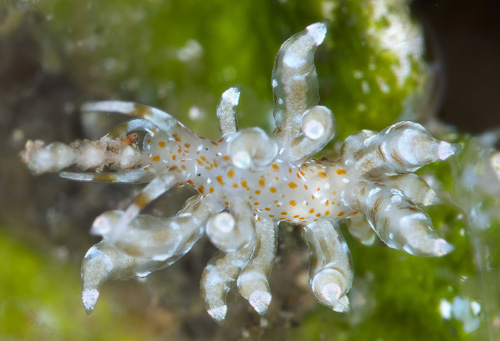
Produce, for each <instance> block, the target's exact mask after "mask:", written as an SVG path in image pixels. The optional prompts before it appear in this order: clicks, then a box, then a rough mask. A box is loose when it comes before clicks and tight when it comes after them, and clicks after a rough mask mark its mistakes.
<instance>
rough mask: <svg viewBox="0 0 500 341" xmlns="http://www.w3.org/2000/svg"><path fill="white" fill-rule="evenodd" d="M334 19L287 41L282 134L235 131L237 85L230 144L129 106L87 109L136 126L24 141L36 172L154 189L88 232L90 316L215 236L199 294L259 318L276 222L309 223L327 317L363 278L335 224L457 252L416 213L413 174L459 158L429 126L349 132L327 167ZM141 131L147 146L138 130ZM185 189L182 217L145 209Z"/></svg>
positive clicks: (222, 106)
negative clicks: (326, 89) (324, 55)
mask: <svg viewBox="0 0 500 341" xmlns="http://www.w3.org/2000/svg"><path fill="white" fill-rule="evenodd" d="M326 31H327V23H326V22H321V23H316V24H312V25H310V26H308V27H307V28H306V29H305V30H304V31H302V32H300V33H298V34H296V35H294V36H292V37H291V38H290V39H288V40H287V41H286V42H285V43H284V44H283V46H282V47H281V49H280V51H279V53H278V56H277V58H276V64H275V67H274V71H273V75H272V88H273V93H274V102H275V107H274V117H275V121H276V130H275V132H274V133H273V134H272V135H269V134H267V133H266V132H265V131H263V130H262V129H260V128H249V129H243V130H238V128H237V123H236V107H237V104H238V100H239V94H240V93H239V90H238V89H237V88H230V89H228V90H227V91H226V92H224V93H223V94H222V98H221V100H220V102H219V104H218V107H217V117H218V120H219V126H220V132H221V138H220V139H219V140H217V141H213V140H210V139H206V138H201V137H198V136H196V135H195V134H194V133H193V132H192V131H191V130H189V129H188V128H186V127H185V126H184V125H183V124H182V123H180V122H178V121H177V120H176V119H175V118H173V117H172V116H170V115H169V114H167V113H165V112H163V111H160V110H158V109H155V108H152V107H148V106H144V105H140V104H135V103H128V102H120V101H105V102H93V103H87V104H85V105H84V106H83V111H84V112H102V113H107V112H115V113H121V114H124V115H129V116H134V117H135V118H134V119H132V120H130V121H128V122H125V123H123V124H121V125H120V126H118V127H117V128H115V129H114V130H112V131H111V132H110V133H108V134H107V135H106V136H104V137H103V138H102V139H101V140H99V141H87V140H84V141H78V142H75V143H73V144H71V145H64V144H62V143H52V144H49V145H47V146H45V144H44V143H43V142H41V141H35V142H31V141H28V143H27V146H26V149H25V151H24V152H23V153H22V158H23V161H24V162H25V163H27V165H28V167H29V168H30V169H31V170H32V171H33V172H34V173H37V174H39V173H43V172H47V171H55V172H58V171H61V170H62V169H64V168H66V167H68V166H71V165H74V166H76V167H79V168H81V169H82V170H87V169H93V171H87V172H68V171H63V172H60V173H59V174H60V176H62V177H63V178H67V179H72V180H78V181H94V182H121V183H146V182H149V184H148V185H147V186H146V187H145V188H144V189H143V190H142V192H141V193H140V194H139V195H138V196H137V197H136V198H135V199H134V201H133V202H132V203H131V204H130V206H129V207H128V208H127V209H126V210H124V211H110V212H105V213H103V214H102V215H101V216H99V217H97V219H96V220H95V222H94V224H93V226H92V233H94V234H98V235H101V236H102V238H103V240H102V241H101V242H100V243H98V244H96V245H94V246H93V247H91V248H90V250H89V251H88V252H87V254H86V256H85V258H84V260H83V266H82V281H83V292H82V299H83V305H84V307H85V309H86V311H87V312H88V313H90V312H91V311H92V310H93V309H94V305H95V303H96V301H97V298H98V296H99V288H100V286H101V285H102V284H103V282H105V281H107V280H109V279H126V278H130V277H135V276H138V277H144V276H147V275H148V274H149V273H151V272H152V271H156V270H160V269H163V268H165V267H167V266H169V265H171V264H172V263H174V262H175V261H177V260H178V259H179V258H180V257H182V256H183V255H184V254H186V253H187V252H188V251H189V250H190V249H191V247H192V246H193V245H194V244H195V243H196V241H198V240H199V239H200V238H201V237H202V236H203V234H204V232H205V231H206V234H207V236H208V238H209V239H210V240H211V242H212V243H213V244H214V245H215V246H216V247H217V248H219V250H220V251H219V252H218V253H217V254H216V255H215V256H214V257H213V258H212V260H211V261H210V262H209V263H208V265H207V266H206V268H205V270H204V272H203V274H202V278H201V294H202V297H203V299H204V300H205V303H206V307H207V310H208V313H209V314H210V316H211V317H212V318H213V319H215V320H216V321H222V320H224V318H225V316H226V312H227V306H226V296H227V294H228V292H229V290H230V289H231V288H232V287H233V286H234V284H236V286H237V288H238V291H239V292H240V294H241V295H242V296H243V297H244V298H245V299H246V300H248V302H249V303H250V305H251V306H252V307H253V308H254V309H255V310H256V311H257V312H258V313H259V314H264V313H265V312H266V311H267V309H268V306H269V304H270V302H271V297H272V296H271V290H270V287H269V280H268V278H269V275H270V272H271V269H272V266H273V259H274V257H275V254H276V249H277V228H278V225H279V223H280V222H282V221H285V222H290V223H293V224H296V225H297V226H299V227H300V228H301V229H302V235H303V238H304V240H305V242H306V243H307V245H308V246H309V248H310V251H311V269H310V285H311V289H312V292H313V294H314V295H315V296H316V298H317V300H318V301H319V302H320V303H321V304H323V305H325V306H327V307H330V308H331V309H333V310H335V311H338V312H344V311H347V310H348V309H349V299H348V297H347V293H348V291H349V289H350V288H351V285H352V281H353V269H352V265H351V255H350V252H349V248H348V246H347V244H346V242H345V240H344V238H343V236H342V232H341V230H340V227H339V222H340V221H345V222H346V223H347V226H348V229H349V231H350V232H351V233H352V234H353V235H354V236H355V237H357V238H359V239H360V240H361V242H362V243H364V244H371V243H372V242H373V241H374V239H375V235H377V236H378V237H379V238H380V239H381V240H382V241H383V242H384V243H386V244H387V245H388V246H389V247H391V248H395V249H398V250H403V251H405V252H407V253H410V254H413V255H418V256H442V255H445V254H447V253H449V252H450V251H451V250H452V246H451V245H450V244H448V243H447V242H446V241H445V240H444V239H442V238H439V237H438V236H437V234H436V232H435V231H434V229H433V227H432V223H431V220H430V218H429V216H428V215H427V214H426V213H425V212H424V211H422V210H421V209H419V207H418V206H417V205H424V206H425V205H431V204H434V203H436V202H437V201H438V199H437V197H436V194H435V192H434V191H433V190H432V189H431V188H430V187H429V186H428V185H427V184H426V183H425V181H424V180H422V179H421V178H420V177H419V176H417V175H415V174H413V173H412V172H414V171H415V170H417V169H418V168H420V167H422V166H423V165H425V164H428V163H430V162H434V161H438V160H444V159H446V158H448V157H450V156H451V155H453V154H455V153H456V152H457V150H458V147H457V146H456V145H452V144H450V143H447V142H444V141H438V140H436V139H434V138H433V137H432V136H431V135H430V134H429V133H428V132H427V131H426V130H425V128H423V127H422V126H421V125H419V124H416V123H413V122H400V123H396V124H394V125H392V126H390V127H389V128H386V129H384V130H382V131H381V132H379V133H376V132H373V131H368V130H363V131H361V132H359V133H357V134H355V135H352V136H350V137H348V138H347V139H346V140H345V142H344V144H343V147H342V150H341V157H340V158H339V159H337V160H326V161H318V160H316V159H313V158H312V157H313V155H314V154H316V153H317V152H319V151H320V150H321V149H322V148H323V147H324V146H325V145H326V144H327V143H328V141H330V140H331V139H332V137H333V136H334V134H335V129H336V125H335V119H334V116H333V114H332V112H331V111H330V110H329V109H328V108H326V107H324V106H320V105H318V101H319V96H318V81H317V76H316V69H315V66H314V53H315V51H316V49H317V47H318V46H319V45H320V44H321V43H322V42H323V40H324V38H325V35H326ZM137 131H143V132H144V134H145V139H144V142H143V143H142V145H141V146H140V147H139V145H138V143H137V142H136V141H135V139H134V135H133V134H132V133H134V132H137ZM181 183H187V184H189V185H191V186H193V187H194V188H195V189H196V190H197V191H198V192H199V194H197V195H196V196H194V197H193V198H191V199H189V200H188V201H187V202H186V204H185V205H184V207H183V208H182V210H181V211H180V212H179V213H178V214H177V215H175V216H173V217H168V218H158V217H153V216H148V215H141V214H140V213H141V210H142V209H143V208H144V207H146V206H147V205H148V204H149V203H150V202H152V201H153V200H155V199H156V198H158V197H159V196H161V195H162V194H163V193H165V192H166V191H168V190H169V189H170V188H172V186H175V185H177V184H181Z"/></svg>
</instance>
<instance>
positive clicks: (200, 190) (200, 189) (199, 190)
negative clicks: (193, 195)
mask: <svg viewBox="0 0 500 341" xmlns="http://www.w3.org/2000/svg"><path fill="white" fill-rule="evenodd" d="M204 191H205V188H204V187H203V186H200V187H198V192H200V193H201V194H203V192H204Z"/></svg>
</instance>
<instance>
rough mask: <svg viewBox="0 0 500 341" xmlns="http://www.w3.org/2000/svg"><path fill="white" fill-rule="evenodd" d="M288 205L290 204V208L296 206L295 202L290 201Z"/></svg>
mask: <svg viewBox="0 0 500 341" xmlns="http://www.w3.org/2000/svg"><path fill="white" fill-rule="evenodd" d="M288 203H289V204H290V206H295V205H297V202H296V201H295V200H290V201H289V202H288Z"/></svg>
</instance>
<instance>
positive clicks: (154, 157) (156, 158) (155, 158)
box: [151, 155, 161, 162]
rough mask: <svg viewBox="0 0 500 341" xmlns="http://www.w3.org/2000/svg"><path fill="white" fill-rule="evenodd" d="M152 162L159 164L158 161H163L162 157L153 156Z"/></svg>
mask: <svg viewBox="0 0 500 341" xmlns="http://www.w3.org/2000/svg"><path fill="white" fill-rule="evenodd" d="M151 160H153V161H154V162H158V161H160V160H161V158H160V155H155V156H153V157H152V158H151Z"/></svg>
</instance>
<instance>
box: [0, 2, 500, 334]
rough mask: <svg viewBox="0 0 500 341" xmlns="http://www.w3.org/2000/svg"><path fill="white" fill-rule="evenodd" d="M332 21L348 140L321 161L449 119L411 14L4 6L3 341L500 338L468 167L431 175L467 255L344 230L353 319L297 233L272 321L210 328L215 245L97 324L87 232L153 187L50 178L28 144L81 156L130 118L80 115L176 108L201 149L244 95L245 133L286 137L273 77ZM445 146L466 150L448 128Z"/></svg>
mask: <svg viewBox="0 0 500 341" xmlns="http://www.w3.org/2000/svg"><path fill="white" fill-rule="evenodd" d="M324 19H329V20H330V21H331V23H330V26H329V33H328V35H327V38H326V41H325V43H324V44H323V45H322V47H320V48H319V49H318V52H317V54H316V66H317V71H318V76H319V82H320V96H321V102H320V103H321V104H322V105H326V106H328V107H329V108H331V109H332V110H333V112H334V114H335V115H336V119H337V125H338V129H337V136H336V139H335V141H333V142H332V143H331V144H330V145H329V146H328V148H327V149H326V150H325V151H324V153H323V155H327V156H328V155H334V154H335V150H336V149H338V146H339V143H340V142H341V141H343V139H345V138H346V137H347V136H348V135H350V134H352V133H354V132H356V131H358V130H361V129H372V130H381V129H383V128H384V127H386V126H387V125H389V124H391V123H393V122H395V121H396V120H398V119H401V118H411V119H415V120H418V119H420V121H421V122H422V123H427V122H429V117H433V115H434V114H435V110H436V108H435V103H434V102H433V100H432V98H433V93H432V91H431V90H429V89H432V87H431V85H432V84H433V78H432V72H431V69H430V68H429V67H428V66H427V65H426V64H425V63H424V60H423V57H424V55H425V50H424V49H423V46H424V42H423V36H422V34H421V28H420V26H419V25H418V24H416V23H414V22H413V21H412V19H411V17H410V15H409V9H408V7H407V4H406V2H404V1H396V0H393V1H389V0H388V1H375V0H374V1H364V0H353V1H347V0H338V1H335V0H332V1H319V0H314V1H298V0H288V1H285V0H281V1H280V0H273V1H264V0H260V1H223V0H215V1H182V2H181V1H165V0H163V1H160V0H146V1H141V2H137V1H131V0H124V1H121V2H119V3H118V2H114V1H97V0H91V1H63V0H59V1H58V0H52V1H24V2H18V1H12V2H6V3H5V4H3V5H1V6H0V133H1V134H0V136H1V137H0V138H1V141H2V143H1V145H2V146H3V148H2V151H1V153H2V154H1V155H2V162H1V164H0V174H1V175H2V177H1V179H0V194H1V196H0V212H1V216H0V339H2V340H3V339H5V340H18V339H29V340H32V339H33V340H89V339H92V340H101V339H102V340H110V339H116V340H170V339H172V340H173V339H175V340H192V339H195V340H218V339H228V340H233V339H245V338H248V339H259V338H260V339H266V340H301V339H302V340H402V339H405V340H462V339H470V340H473V339H478V340H481V339H487V338H488V337H491V336H493V335H496V336H497V337H498V335H499V328H500V315H498V313H499V310H498V290H496V287H497V284H498V271H496V270H495V269H496V268H497V267H498V265H499V264H498V263H499V257H500V255H499V254H498V251H497V249H496V248H495V247H496V246H497V245H498V242H499V241H500V236H499V233H498V232H499V231H498V230H499V227H498V224H496V223H495V222H492V224H491V227H490V229H488V231H487V234H486V235H483V234H481V235H476V236H477V238H475V239H473V238H471V235H473V233H472V232H471V230H470V227H469V226H468V224H467V219H466V218H464V214H463V212H462V211H461V208H459V206H460V205H453V203H454V200H453V196H454V193H455V192H456V186H455V185H454V181H455V180H456V179H457V176H458V175H457V172H459V170H460V167H459V166H457V164H459V160H457V159H454V160H451V161H450V163H440V164H436V165H432V166H429V167H425V168H424V169H423V171H422V173H421V174H423V175H428V176H430V177H431V178H432V179H434V180H435V181H436V183H437V184H438V185H439V186H441V187H439V188H441V190H440V191H441V193H442V194H443V195H444V197H445V199H444V202H445V204H444V205H440V206H438V207H431V208H429V209H428V210H427V211H428V212H429V214H430V215H431V217H432V218H433V222H434V225H435V227H436V229H437V230H438V232H439V234H440V235H441V236H443V237H445V238H446V239H447V240H449V241H450V242H452V243H453V244H454V245H455V246H456V250H455V251H454V252H453V253H452V254H451V255H449V256H446V257H444V258H439V259H437V258H418V257H414V256H410V255H407V254H405V253H403V252H399V251H395V250H392V249H389V248H387V247H384V246H383V245H382V244H381V243H378V244H376V245H374V246H372V247H365V246H362V245H360V243H359V242H358V241H357V240H354V239H353V238H351V237H350V236H349V235H348V233H346V239H347V241H348V244H349V246H350V248H351V251H352V257H353V263H354V269H355V283H354V287H353V289H352V290H351V293H350V299H351V302H352V306H353V312H352V314H338V313H335V312H333V311H330V310H328V309H327V308H325V307H322V306H320V305H318V304H317V303H316V302H315V300H314V299H313V297H312V294H311V293H310V292H309V289H308V285H307V277H308V250H307V249H306V247H305V245H304V244H303V242H302V241H301V240H300V233H299V231H298V230H297V229H294V228H292V227H290V226H283V227H282V228H281V230H280V245H281V246H280V248H279V254H278V258H277V261H276V265H275V268H274V270H273V274H272V276H271V287H272V291H273V302H272V304H271V307H270V309H269V312H268V313H267V315H266V316H264V317H263V318H260V317H259V316H258V315H257V314H256V313H254V312H253V311H251V308H250V307H249V306H248V305H247V303H246V302H244V301H243V299H241V298H240V297H238V295H235V294H234V293H232V294H230V295H229V297H228V302H229V314H228V318H227V321H226V323H225V325H224V326H217V325H216V324H215V323H213V322H212V321H211V319H210V318H209V316H208V315H207V314H206V312H205V310H204V307H203V303H202V300H201V298H200V297H199V291H198V282H199V278H200V275H201V271H202V269H203V267H204V265H205V264H206V262H207V261H208V259H209V258H210V256H211V255H212V254H213V253H214V248H213V247H212V246H211V245H209V243H208V242H207V241H206V240H203V241H201V242H199V243H198V245H196V246H195V247H194V248H193V250H192V251H191V252H190V254H189V255H187V256H186V257H184V258H183V259H182V260H181V261H179V262H178V264H175V265H174V266H172V267H171V268H168V269H165V270H163V271H161V272H159V273H154V274H152V275H150V276H149V277H148V278H147V279H146V280H144V281H137V280H129V281H126V282H108V283H106V284H105V285H104V288H103V290H102V293H101V297H100V299H99V302H98V304H97V306H96V310H95V311H94V313H93V314H92V315H91V316H86V315H85V312H84V310H83V307H82V306H81V303H80V283H79V266H80V265H79V263H80V262H81V259H82V258H83V255H84V254H85V251H86V250H87V249H88V248H89V247H90V246H91V245H92V244H93V243H95V242H97V240H98V239H96V238H93V237H91V236H89V234H88V229H89V227H90V225H91V223H92V221H93V219H94V217H96V216H97V215H99V214H100V213H102V212H103V211H106V210H110V209H115V208H117V207H118V208H123V207H125V206H126V205H127V203H128V202H129V201H130V200H131V198H133V197H134V195H135V194H136V193H137V192H138V190H139V189H140V186H132V185H131V186H128V185H106V184H88V183H87V184H86V183H72V182H69V181H66V180H62V179H59V178H58V177H57V176H56V175H44V176H41V177H34V176H32V175H31V174H30V173H29V172H28V171H27V170H26V169H25V167H24V166H23V165H22V164H21V162H20V160H19V157H18V153H19V152H20V150H22V148H23V145H24V142H25V140H26V139H43V140H45V141H56V140H58V141H63V142H66V143H68V142H70V141H72V140H74V139H77V138H85V137H87V138H88V137H92V138H98V137H100V136H102V135H103V134H104V133H105V132H106V130H108V129H109V128H111V127H113V125H114V124H116V122H117V121H116V117H112V116H111V115H110V116H104V117H100V118H96V117H91V116H89V117H82V116H80V114H79V110H78V108H79V106H80V104H81V103H83V102H85V101H91V100H99V99H120V100H131V101H136V102H140V103H145V104H148V105H152V106H156V107H159V108H162V109H164V110H165V111H167V112H169V113H171V114H172V115H174V116H175V117H177V118H179V119H180V120H181V121H183V122H184V123H185V124H186V125H187V126H188V127H190V128H191V129H192V130H194V131H195V132H196V133H197V134H198V135H201V136H207V137H212V138H214V137H217V136H218V127H217V121H216V115H215V107H216V104H217V101H218V99H219V96H220V94H221V93H222V92H223V91H224V90H225V89H227V88H229V87H230V86H233V85H236V84H239V85H240V86H241V90H242V94H241V100H240V106H239V109H238V114H239V125H240V127H249V126H255V125H258V126H261V127H264V128H265V129H267V130H268V131H269V132H271V131H272V129H273V125H272V108H273V104H272V92H271V86H270V78H271V72H272V67H273V63H274V58H275V56H276V53H277V51H278V49H279V46H280V45H281V44H282V43H283V42H284V41H285V40H286V39H287V38H289V37H290V36H291V35H292V34H294V33H297V32H299V31H301V30H303V29H304V28H305V27H306V26H307V25H309V24H311V23H313V22H317V21H321V20H324ZM433 133H435V134H437V135H440V136H441V137H444V138H452V139H458V138H459V137H457V135H456V134H450V133H448V131H447V130H445V129H442V128H439V129H438V128H435V129H434V131H433ZM460 139H462V140H463V139H466V138H465V137H460ZM462 161H464V160H463V158H462ZM453 172H455V173H453ZM453 176H455V177H453ZM187 195H188V194H187V193H185V192H181V191H180V190H176V191H173V192H172V193H169V194H168V195H167V196H166V197H167V198H164V199H162V200H160V202H159V203H157V204H156V205H155V207H154V208H153V209H152V210H153V213H157V214H161V215H169V214H172V213H174V212H175V209H176V205H175V203H176V204H177V205H180V204H181V203H182V201H183V200H185V198H186V196H187ZM483 199H484V198H483V197H479V199H478V198H476V197H475V198H471V199H470V200H483ZM495 200H496V199H494V198H493V199H491V200H490V201H493V203H492V205H497V202H496V201H495ZM455 204H456V202H455ZM477 240H479V241H478V243H479V247H480V248H481V247H482V245H486V246H493V248H491V249H488V250H490V251H489V253H488V268H487V269H486V268H482V267H481V266H479V267H478V266H477V264H483V265H484V263H483V260H482V259H479V260H478V252H477V247H476V248H474V247H471V243H472V241H477ZM474 250H476V252H475V251H474ZM480 254H481V255H482V253H480ZM474 257H476V259H475V258H474ZM479 258H480V257H479ZM474 261H476V264H475V263H474ZM478 269H480V270H478ZM481 269H482V270H481ZM461 300H463V302H465V303H462V301H461ZM454 302H455V303H454ZM454 304H455V305H456V307H455V310H456V311H458V310H460V309H459V308H458V306H460V304H462V306H463V307H464V308H463V309H462V310H460V311H461V312H463V313H461V315H460V314H456V316H448V315H447V312H448V308H449V307H451V306H453V305H454ZM478 306H479V307H481V308H480V309H479V311H478V309H477V307H478ZM495 323H496V325H495Z"/></svg>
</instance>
